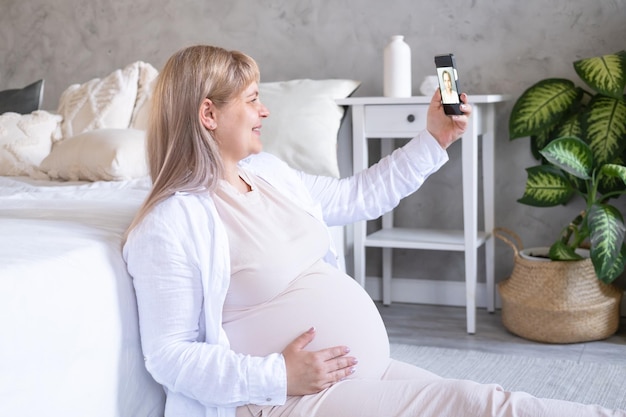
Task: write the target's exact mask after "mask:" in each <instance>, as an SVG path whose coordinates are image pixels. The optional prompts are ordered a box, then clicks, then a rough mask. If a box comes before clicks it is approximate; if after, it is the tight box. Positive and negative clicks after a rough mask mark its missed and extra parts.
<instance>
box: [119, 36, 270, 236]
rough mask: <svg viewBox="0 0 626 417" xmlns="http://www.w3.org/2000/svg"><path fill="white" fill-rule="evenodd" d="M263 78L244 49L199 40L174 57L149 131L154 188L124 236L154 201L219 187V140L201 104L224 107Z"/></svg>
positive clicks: (156, 96) (159, 86)
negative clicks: (205, 121) (203, 115)
mask: <svg viewBox="0 0 626 417" xmlns="http://www.w3.org/2000/svg"><path fill="white" fill-rule="evenodd" d="M259 78H260V74H259V68H258V66H257V64H256V62H255V61H254V60H253V59H252V58H251V57H249V56H248V55H246V54H244V53H242V52H239V51H227V50H225V49H223V48H219V47H214V46H208V45H197V46H191V47H188V48H185V49H182V50H180V51H178V52H177V53H175V54H174V55H172V56H171V57H170V58H169V59H168V61H167V62H166V64H165V66H164V67H163V69H162V70H161V72H160V73H159V76H158V78H157V80H156V86H155V88H154V92H153V96H152V104H151V105H152V108H151V113H150V122H149V127H148V132H147V154H148V166H149V168H150V176H151V178H152V189H151V190H150V193H149V194H148V196H147V197H146V200H145V201H144V203H143V205H142V206H141V208H140V209H139V212H138V213H137V215H136V216H135V218H134V219H133V221H132V223H131V225H130V227H129V228H128V230H127V231H126V234H125V236H124V240H126V237H127V236H128V233H130V231H131V230H132V229H133V228H134V227H135V226H137V224H139V222H141V220H142V219H143V218H144V217H145V216H146V214H147V213H148V212H149V211H150V210H151V209H152V208H153V207H154V206H156V205H157V204H158V203H159V202H161V201H163V200H165V199H166V198H168V197H169V196H171V195H173V194H174V193H176V192H177V191H185V192H191V193H197V192H201V191H207V190H212V189H213V188H214V187H215V184H216V183H217V181H218V179H219V178H221V177H222V173H223V166H222V161H221V159H220V155H219V149H218V146H217V143H216V141H215V139H214V138H213V136H212V135H211V133H210V132H209V131H208V130H207V129H206V128H205V127H204V126H203V125H202V123H201V122H200V116H199V110H200V105H201V104H202V102H203V100H204V99H205V98H208V99H210V100H211V101H212V102H213V103H214V104H215V105H216V106H217V107H220V106H223V105H224V104H226V103H228V101H229V100H231V99H232V98H233V97H235V96H236V95H239V94H240V93H241V92H242V91H243V90H244V89H245V88H246V87H248V86H249V85H250V84H251V83H252V82H255V81H256V82H259Z"/></svg>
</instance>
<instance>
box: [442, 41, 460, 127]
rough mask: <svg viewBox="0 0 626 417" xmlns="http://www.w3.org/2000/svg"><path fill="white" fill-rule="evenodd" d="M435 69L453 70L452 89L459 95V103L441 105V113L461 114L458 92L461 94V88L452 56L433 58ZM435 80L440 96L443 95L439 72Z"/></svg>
mask: <svg viewBox="0 0 626 417" xmlns="http://www.w3.org/2000/svg"><path fill="white" fill-rule="evenodd" d="M435 67H437V68H452V69H453V71H452V72H453V73H452V81H453V83H454V88H455V89H456V93H457V94H458V95H459V102H458V103H455V104H446V103H443V111H444V112H445V113H446V114H449V115H452V114H463V112H462V111H461V97H460V92H461V87H460V84H459V77H458V73H457V69H456V61H455V59H454V54H445V55H437V56H435ZM437 78H438V80H439V89H440V91H442V95H443V88H444V86H443V84H442V80H441V77H440V76H439V72H437Z"/></svg>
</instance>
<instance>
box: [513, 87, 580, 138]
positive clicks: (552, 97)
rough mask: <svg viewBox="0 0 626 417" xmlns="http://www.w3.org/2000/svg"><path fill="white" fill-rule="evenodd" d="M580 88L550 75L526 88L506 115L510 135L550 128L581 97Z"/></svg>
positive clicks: (515, 135) (516, 136)
mask: <svg viewBox="0 0 626 417" xmlns="http://www.w3.org/2000/svg"><path fill="white" fill-rule="evenodd" d="M582 94H583V92H582V90H581V89H580V88H579V87H576V86H575V85H574V83H573V82H572V81H570V80H566V79H561V78H550V79H546V80H542V81H539V82H538V83H536V84H534V85H533V86H531V87H530V88H528V89H527V90H526V91H525V92H524V93H522V95H521V96H520V97H519V98H518V99H517V101H516V102H515V104H514V106H513V110H512V111H511V116H510V118H509V135H510V138H511V139H516V138H520V137H525V136H531V135H535V134H537V133H539V132H541V131H542V130H546V129H551V128H552V127H554V126H555V125H556V124H557V123H558V122H559V120H561V118H563V116H564V115H565V114H567V113H568V111H569V110H570V109H571V108H572V107H573V106H575V105H576V103H577V102H578V101H580V99H581V97H582Z"/></svg>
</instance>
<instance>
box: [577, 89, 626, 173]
mask: <svg viewBox="0 0 626 417" xmlns="http://www.w3.org/2000/svg"><path fill="white" fill-rule="evenodd" d="M584 127H585V131H586V133H587V143H589V146H591V151H592V152H593V157H594V161H595V163H596V164H597V165H602V164H606V163H610V162H612V161H613V160H614V159H615V158H616V157H617V156H618V155H619V154H620V153H621V152H622V151H623V150H624V146H625V145H626V102H625V101H624V100H618V99H614V98H611V97H607V96H602V95H598V96H595V97H594V98H593V100H591V102H590V103H589V109H588V110H587V113H586V118H585V124H584Z"/></svg>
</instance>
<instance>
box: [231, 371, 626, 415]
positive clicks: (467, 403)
mask: <svg viewBox="0 0 626 417" xmlns="http://www.w3.org/2000/svg"><path fill="white" fill-rule="evenodd" d="M563 383H564V384H567V383H569V381H563ZM259 416H262V417H413V416H415V417H479V416H480V417H483V416H484V417H496V416H498V417H500V416H501V417H587V416H588V417H595V416H598V417H599V416H614V417H618V416H619V417H626V411H620V410H608V409H605V408H602V407H600V406H596V405H584V404H578V403H573V402H568V401H562V400H552V399H540V398H536V397H533V396H531V395H529V394H527V393H523V392H507V391H504V390H503V389H502V388H501V387H500V386H499V385H495V384H479V383H476V382H472V381H466V380H458V379H445V378H441V377H439V376H437V375H435V374H433V373H431V372H429V371H426V370H424V369H420V368H418V367H415V366H413V365H409V364H406V363H403V362H399V361H395V360H392V361H391V363H390V365H389V368H388V369H387V371H386V372H385V374H384V375H383V377H382V379H381V380H359V379H351V380H346V381H343V382H340V383H338V384H336V385H334V386H332V387H331V388H329V389H327V390H325V391H322V392H320V393H319V394H315V395H306V396H303V397H289V398H288V399H287V402H286V404H285V405H282V406H265V407H260V406H256V405H248V406H244V407H239V408H238V409H237V417H259Z"/></svg>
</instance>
